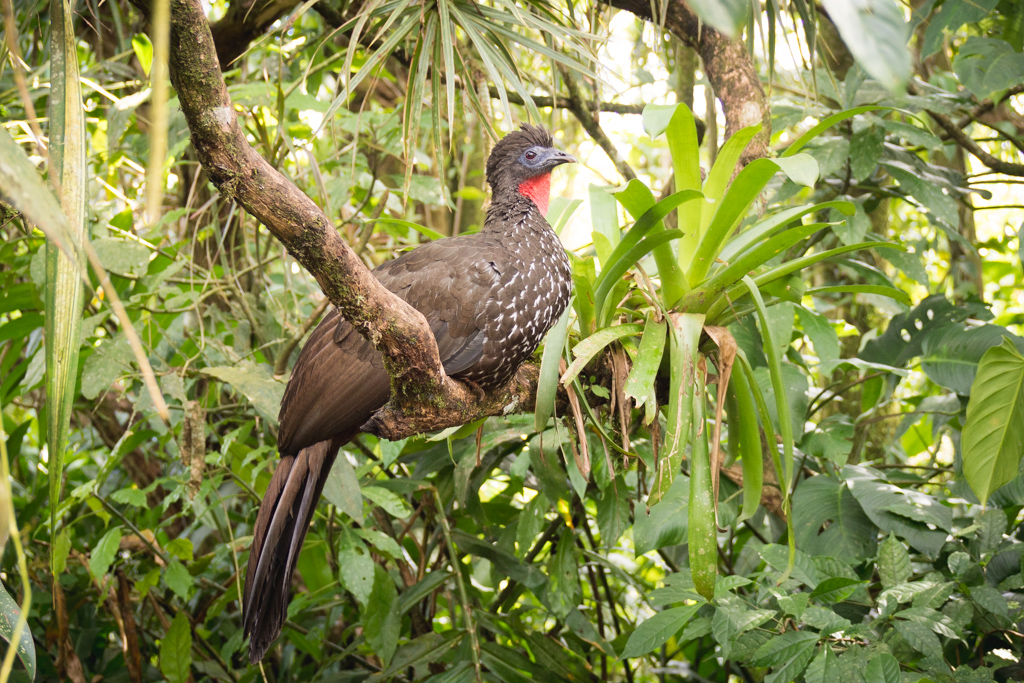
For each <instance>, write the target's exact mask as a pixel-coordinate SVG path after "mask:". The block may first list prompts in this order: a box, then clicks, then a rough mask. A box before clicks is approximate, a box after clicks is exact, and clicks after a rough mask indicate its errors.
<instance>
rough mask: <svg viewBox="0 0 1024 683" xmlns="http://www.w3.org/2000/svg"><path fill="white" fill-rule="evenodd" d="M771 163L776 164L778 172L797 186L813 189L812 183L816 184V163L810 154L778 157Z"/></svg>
mask: <svg viewBox="0 0 1024 683" xmlns="http://www.w3.org/2000/svg"><path fill="white" fill-rule="evenodd" d="M772 161H774V162H775V163H776V164H778V166H779V170H781V171H782V172H783V173H785V174H786V177H787V178H789V179H790V180H792V181H793V182H794V183H796V184H797V185H803V186H804V187H814V183H816V182H818V162H817V161H815V159H814V157H812V156H811V155H810V154H794V155H792V156H784V157H778V158H777V159H772Z"/></svg>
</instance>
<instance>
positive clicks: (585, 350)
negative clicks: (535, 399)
mask: <svg viewBox="0 0 1024 683" xmlns="http://www.w3.org/2000/svg"><path fill="white" fill-rule="evenodd" d="M643 331H644V326H643V325H640V324H638V323H634V324H630V325H617V326H615V327H606V328H605V329H603V330H598V331H597V332H595V333H594V334H592V335H590V336H589V337H587V338H586V339H584V340H583V341H581V342H580V343H579V344H577V345H576V346H574V347H573V349H572V353H573V355H574V356H576V360H574V361H573V362H572V363H571V364H570V365H569V367H568V368H567V369H566V371H565V372H564V373H563V374H562V378H561V379H560V380H559V381H560V382H561V383H562V384H563V385H568V384H569V383H570V382H572V381H573V380H574V379H576V376H577V375H579V374H580V371H581V370H583V368H585V367H586V365H587V363H589V362H590V361H592V360H593V359H594V357H595V356H596V355H597V353H598V352H599V351H600V350H601V349H603V348H604V347H606V346H608V345H609V344H611V343H612V342H613V341H616V340H618V339H622V338H623V337H631V336H635V335H638V334H640V333H642V332H643Z"/></svg>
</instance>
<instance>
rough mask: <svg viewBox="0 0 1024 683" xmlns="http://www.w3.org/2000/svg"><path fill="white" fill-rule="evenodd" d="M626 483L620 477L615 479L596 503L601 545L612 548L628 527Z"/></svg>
mask: <svg viewBox="0 0 1024 683" xmlns="http://www.w3.org/2000/svg"><path fill="white" fill-rule="evenodd" d="M626 490H627V489H626V482H625V480H623V478H622V476H621V475H619V476H617V477H615V479H614V480H613V482H612V484H611V485H610V486H608V488H606V489H605V490H604V491H603V492H602V494H601V499H600V500H598V501H597V529H598V531H600V532H601V544H602V545H603V546H605V547H606V548H611V547H614V546H615V545H616V544H617V543H618V541H619V538H620V537H621V536H622V533H623V532H624V531H625V530H626V529H627V528H628V527H629V500H628V498H627V496H626V495H625V494H626Z"/></svg>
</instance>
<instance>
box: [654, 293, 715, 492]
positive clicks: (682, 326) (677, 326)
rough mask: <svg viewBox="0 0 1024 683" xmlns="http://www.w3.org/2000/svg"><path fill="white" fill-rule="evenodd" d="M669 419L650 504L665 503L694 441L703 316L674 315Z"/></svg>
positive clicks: (672, 322)
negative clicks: (693, 415)
mask: <svg viewBox="0 0 1024 683" xmlns="http://www.w3.org/2000/svg"><path fill="white" fill-rule="evenodd" d="M669 322H670V323H671V326H670V328H669V343H670V347H669V362H670V367H671V376H670V382H669V403H668V420H667V425H666V428H665V441H664V445H663V449H664V450H663V451H662V452H661V458H660V460H659V461H658V471H657V472H656V474H655V480H654V485H653V486H652V487H651V494H650V496H649V497H648V505H651V504H654V503H656V502H658V501H659V500H661V497H662V496H663V495H665V494H666V493H667V492H668V490H669V487H670V486H672V481H673V480H674V479H675V477H676V475H677V473H678V472H679V469H680V467H681V465H682V462H683V452H684V449H685V447H686V444H687V442H688V441H689V440H690V433H691V430H690V411H691V409H692V407H693V399H692V397H693V385H694V381H693V379H694V377H695V375H696V368H697V359H698V357H699V351H698V349H697V347H698V344H699V342H700V335H701V332H702V331H703V330H704V316H703V315H702V314H699V313H670V314H669Z"/></svg>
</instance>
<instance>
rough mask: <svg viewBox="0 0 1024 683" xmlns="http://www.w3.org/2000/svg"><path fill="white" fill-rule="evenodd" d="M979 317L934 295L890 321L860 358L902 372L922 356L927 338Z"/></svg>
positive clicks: (974, 312)
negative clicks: (953, 325)
mask: <svg viewBox="0 0 1024 683" xmlns="http://www.w3.org/2000/svg"><path fill="white" fill-rule="evenodd" d="M976 314H977V311H976V310H973V309H970V308H967V307H959V306H954V305H953V304H952V303H950V302H949V301H948V300H947V299H946V298H945V297H944V296H943V295H941V294H935V295H933V296H930V297H928V298H926V299H923V300H922V301H921V303H919V304H918V305H917V306H916V307H914V308H913V309H911V310H910V311H907V312H906V313H901V314H900V315H897V316H895V317H894V318H893V319H892V320H890V321H889V326H888V327H886V329H885V332H884V333H882V334H881V335H879V336H878V337H876V338H874V339H872V340H871V341H869V342H868V343H867V344H865V345H864V348H863V349H862V350H861V352H860V358H861V359H863V360H866V361H870V362H872V363H881V364H884V365H889V366H892V367H895V368H901V367H903V366H905V365H906V364H907V363H908V362H909V361H910V360H911V359H912V358H915V357H917V356H920V355H921V352H922V351H921V347H922V344H923V342H924V339H925V335H928V334H929V333H931V332H932V331H933V330H937V329H939V328H942V327H945V326H947V325H949V324H950V323H957V322H961V321H964V320H966V319H967V318H970V317H974V316H975V315H976Z"/></svg>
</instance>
